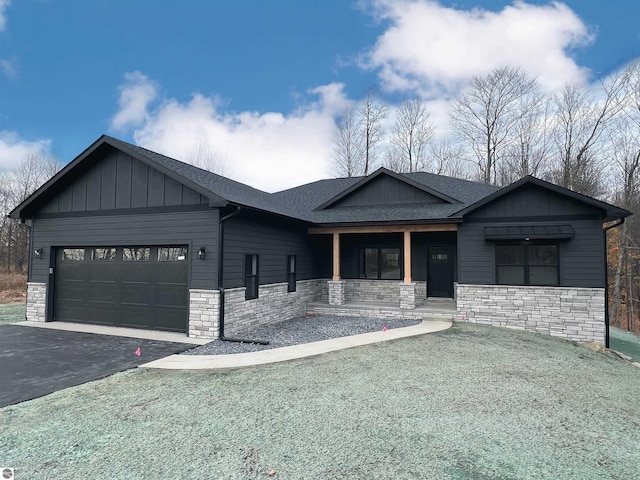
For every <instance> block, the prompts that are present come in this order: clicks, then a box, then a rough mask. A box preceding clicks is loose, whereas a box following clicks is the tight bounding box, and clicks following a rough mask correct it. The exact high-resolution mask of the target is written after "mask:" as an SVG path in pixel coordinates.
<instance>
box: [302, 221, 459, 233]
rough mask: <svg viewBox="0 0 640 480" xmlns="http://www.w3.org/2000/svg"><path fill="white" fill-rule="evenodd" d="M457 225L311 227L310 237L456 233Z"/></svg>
mask: <svg viewBox="0 0 640 480" xmlns="http://www.w3.org/2000/svg"><path fill="white" fill-rule="evenodd" d="M457 230H458V225H457V224H455V223H429V224H408V225H407V224H405V225H398V224H395V225H349V226H332V227H311V228H309V230H308V232H309V234H310V235H328V234H334V233H338V234H347V233H404V232H456V231H457Z"/></svg>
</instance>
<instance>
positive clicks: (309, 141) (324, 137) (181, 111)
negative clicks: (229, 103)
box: [112, 73, 350, 191]
mask: <svg viewBox="0 0 640 480" xmlns="http://www.w3.org/2000/svg"><path fill="white" fill-rule="evenodd" d="M140 76H141V77H144V75H142V74H139V73H138V75H136V77H132V76H131V75H129V76H127V77H126V80H127V82H126V83H125V85H123V86H122V87H121V92H128V93H127V95H126V96H123V95H121V97H120V99H121V101H120V109H119V111H118V112H117V113H116V115H115V116H114V121H113V122H112V125H114V127H115V126H119V127H121V128H122V127H131V126H132V125H133V124H134V123H135V122H134V121H130V120H129V119H130V118H131V119H135V121H140V120H142V122H141V123H140V125H139V126H138V127H137V128H134V129H133V137H134V140H135V142H136V143H137V144H139V145H141V146H144V147H146V148H149V149H151V150H154V151H157V152H160V153H163V154H165V155H168V156H171V157H174V158H177V159H179V160H185V159H187V158H188V157H189V154H190V152H193V150H194V148H197V147H198V146H201V145H206V146H207V147H209V148H211V149H212V150H213V151H215V152H217V153H219V154H220V156H221V157H222V158H223V159H224V160H225V172H224V173H225V176H228V177H230V178H233V179H235V180H238V181H240V182H243V183H246V184H248V185H251V186H253V187H256V188H260V189H263V190H267V191H276V190H281V189H284V188H288V187H292V186H296V185H300V184H302V183H306V182H310V181H314V180H317V179H320V178H326V176H327V174H328V170H329V161H330V157H331V151H332V148H333V140H332V137H333V132H334V129H335V121H334V118H335V116H336V115H338V114H339V113H340V112H341V111H342V110H343V109H344V108H345V107H346V106H347V105H349V104H350V102H349V100H347V99H346V98H345V96H344V93H343V91H342V90H343V85H342V84H337V83H333V84H329V85H323V86H320V87H317V88H314V89H312V90H310V91H309V92H308V93H309V94H311V95H313V96H316V97H317V100H316V101H313V102H307V103H306V104H304V105H302V106H301V107H299V108H298V109H297V110H295V111H293V112H291V113H289V114H283V113H280V112H264V113H261V112H255V111H245V112H238V113H231V112H227V111H224V110H223V109H222V107H221V105H220V103H221V102H219V101H217V100H216V99H215V98H211V97H206V96H204V95H201V94H198V93H196V94H194V95H193V96H192V98H191V100H190V101H189V102H185V103H182V102H179V101H178V100H176V99H172V98H171V99H164V100H162V101H160V102H159V104H158V105H157V106H156V107H155V108H152V109H149V108H148V107H149V98H150V96H149V95H148V91H147V90H145V89H137V88H136V86H138V85H139V83H140V82H138V79H139V78H140ZM144 78H145V79H146V77H144ZM147 81H148V80H147ZM130 83H131V85H130ZM136 94H139V95H140V97H141V98H139V97H138V96H136ZM142 106H144V108H143V107H142ZM130 112H135V114H133V113H130ZM141 112H142V113H141ZM116 119H117V121H116Z"/></svg>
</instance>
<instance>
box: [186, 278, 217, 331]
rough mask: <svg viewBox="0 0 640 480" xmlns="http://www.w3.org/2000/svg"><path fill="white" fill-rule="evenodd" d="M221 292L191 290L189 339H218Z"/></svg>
mask: <svg viewBox="0 0 640 480" xmlns="http://www.w3.org/2000/svg"><path fill="white" fill-rule="evenodd" d="M219 312H220V292H219V291H218V290H196V289H191V290H189V328H188V332H189V337H194V338H210V339H212V340H214V339H216V338H218V336H219V333H220V332H219V330H220V316H219Z"/></svg>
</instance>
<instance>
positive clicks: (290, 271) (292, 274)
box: [287, 255, 296, 292]
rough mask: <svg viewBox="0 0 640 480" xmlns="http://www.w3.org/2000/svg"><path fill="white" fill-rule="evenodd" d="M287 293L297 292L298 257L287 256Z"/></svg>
mask: <svg viewBox="0 0 640 480" xmlns="http://www.w3.org/2000/svg"><path fill="white" fill-rule="evenodd" d="M287 283H288V284H289V285H288V287H287V292H295V291H296V256H295V255H289V256H287Z"/></svg>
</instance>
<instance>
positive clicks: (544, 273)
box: [496, 245, 560, 285]
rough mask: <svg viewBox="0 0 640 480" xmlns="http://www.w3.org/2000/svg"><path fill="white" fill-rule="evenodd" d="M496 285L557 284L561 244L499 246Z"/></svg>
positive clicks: (497, 249)
mask: <svg viewBox="0 0 640 480" xmlns="http://www.w3.org/2000/svg"><path fill="white" fill-rule="evenodd" d="M496 283H498V284H503V285H558V284H559V283H560V273H559V262H558V245H496Z"/></svg>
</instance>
